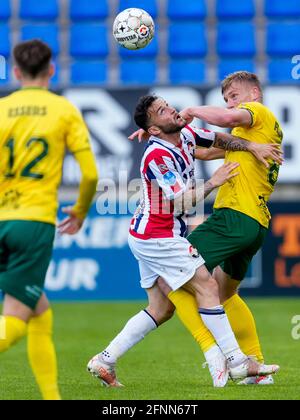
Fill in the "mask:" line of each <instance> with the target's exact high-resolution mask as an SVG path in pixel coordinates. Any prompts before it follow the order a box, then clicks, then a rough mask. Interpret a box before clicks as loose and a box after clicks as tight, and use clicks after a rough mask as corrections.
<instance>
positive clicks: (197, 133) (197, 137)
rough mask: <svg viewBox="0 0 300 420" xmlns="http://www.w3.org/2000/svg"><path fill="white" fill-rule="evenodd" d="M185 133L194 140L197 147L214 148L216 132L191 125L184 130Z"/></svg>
mask: <svg viewBox="0 0 300 420" xmlns="http://www.w3.org/2000/svg"><path fill="white" fill-rule="evenodd" d="M184 133H185V134H187V135H188V136H190V137H192V138H193V141H194V143H195V145H196V146H198V147H205V148H206V149H209V148H210V147H212V146H213V144H214V141H215V139H216V133H215V132H214V131H210V130H205V129H204V128H198V127H192V126H190V125H187V126H186V127H185V128H184Z"/></svg>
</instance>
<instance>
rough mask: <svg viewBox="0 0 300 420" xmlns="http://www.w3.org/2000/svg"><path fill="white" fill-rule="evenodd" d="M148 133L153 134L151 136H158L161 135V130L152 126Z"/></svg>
mask: <svg viewBox="0 0 300 420" xmlns="http://www.w3.org/2000/svg"><path fill="white" fill-rule="evenodd" d="M148 133H149V134H151V136H158V135H159V134H160V129H159V128H158V127H157V126H156V125H151V127H149V128H148Z"/></svg>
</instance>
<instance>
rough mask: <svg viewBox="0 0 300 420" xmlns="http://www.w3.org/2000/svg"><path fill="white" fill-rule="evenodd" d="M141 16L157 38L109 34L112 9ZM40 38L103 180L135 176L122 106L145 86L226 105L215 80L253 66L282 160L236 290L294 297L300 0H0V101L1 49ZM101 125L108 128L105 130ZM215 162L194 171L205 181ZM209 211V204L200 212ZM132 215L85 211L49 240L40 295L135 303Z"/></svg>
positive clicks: (69, 171) (299, 288) (68, 191)
mask: <svg viewBox="0 0 300 420" xmlns="http://www.w3.org/2000/svg"><path fill="white" fill-rule="evenodd" d="M128 7H140V8H143V9H145V10H147V11H148V12H149V13H150V14H151V15H152V16H153V18H154V19H155V23H156V37H155V39H154V40H153V42H152V43H151V44H150V45H149V46H148V47H147V48H145V49H143V50H140V51H134V52H133V51H128V50H125V49H121V48H119V47H118V45H117V44H116V42H115V41H114V39H113V37H112V30H111V28H112V23H113V20H114V17H115V16H116V14H117V13H118V12H119V11H121V10H123V9H125V8H128ZM30 38H40V39H43V40H45V41H46V42H48V43H49V44H50V46H51V47H52V49H53V53H54V62H55V64H56V69H57V72H56V76H55V77H54V79H53V81H52V85H51V88H52V89H53V90H55V91H57V92H59V93H62V94H64V95H66V97H68V98H69V99H70V100H71V101H73V102H74V103H75V104H76V105H77V106H78V107H79V108H80V109H81V111H82V112H83V115H84V117H85V119H86V122H87V124H88V126H89V128H90V132H91V138H92V143H93V147H94V150H95V153H96V156H97V162H98V165H99V171H100V174H101V177H102V178H103V177H106V178H109V179H113V180H115V181H118V174H119V171H120V170H127V171H128V172H130V174H129V179H132V178H134V177H136V176H137V175H138V167H139V160H140V156H141V153H142V147H139V146H138V145H135V144H134V145H133V144H130V143H129V142H128V140H127V135H128V134H129V133H130V132H131V131H132V130H133V129H134V125H133V123H132V118H131V114H132V110H133V108H134V104H135V102H136V100H137V99H138V97H139V96H140V95H141V94H145V93H147V92H149V91H152V90H155V92H157V93H159V94H162V95H164V96H166V97H167V99H168V100H169V101H170V103H174V105H176V106H177V107H178V108H180V107H184V106H186V105H196V104H199V105H201V104H215V105H224V104H223V103H222V98H221V96H220V93H219V87H218V85H219V82H220V81H221V80H222V79H223V78H224V77H225V76H226V75H227V74H228V73H231V72H233V71H236V70H250V71H255V72H256V73H257V74H258V75H259V77H260V79H261V80H262V82H263V84H264V88H265V100H266V105H268V106H270V107H271V109H272V110H273V111H274V112H275V113H276V115H277V116H278V118H279V120H280V122H281V123H282V125H283V129H284V132H285V134H286V136H285V143H284V151H285V159H286V162H285V165H284V167H283V168H282V170H281V174H280V178H279V184H278V187H277V191H276V193H275V194H274V198H273V199H272V203H271V209H272V212H273V215H274V217H273V221H272V224H271V229H270V232H269V236H268V238H267V240H266V244H265V246H264V248H263V250H262V252H261V253H260V254H259V255H258V256H257V257H256V259H255V260H254V262H253V264H252V267H251V269H250V270H249V273H248V278H247V282H246V283H245V284H244V289H243V293H247V294H248V295H253V294H258V295H264V296H266V295H296V294H298V295H300V165H299V159H300V143H299V133H300V64H299V63H300V1H299V0H240V1H237V0H206V1H205V0H0V56H1V57H2V58H1V63H0V64H3V63H4V62H5V65H6V72H5V71H3V69H2V71H1V72H0V96H3V95H5V94H7V93H9V92H10V91H12V90H13V89H15V88H17V83H16V81H15V80H14V78H13V72H12V67H13V63H12V59H11V55H10V54H11V49H12V47H13V45H14V44H16V43H17V42H18V41H20V40H25V39H30ZM105 127H109V129H110V131H111V133H112V134H111V135H108V134H107V130H106V129H105ZM213 168H214V167H213V166H209V165H207V164H206V163H203V164H202V163H201V164H199V168H198V171H199V174H200V176H201V177H203V178H207V177H208V176H209V174H210V173H211V172H212V170H213ZM78 180H79V172H78V168H77V167H76V165H75V164H74V162H73V160H72V159H71V158H70V157H67V158H66V163H65V168H64V177H63V188H62V190H61V195H60V198H61V204H63V203H64V202H66V201H71V202H72V201H74V199H75V198H76V188H75V187H76V185H78ZM205 212H206V214H209V213H210V212H211V202H209V201H208V203H207V204H206V208H205ZM129 220H130V217H129V215H123V216H120V215H119V216H109V215H108V216H100V215H99V214H98V213H97V211H96V206H94V208H93V209H92V211H91V213H90V216H89V218H88V220H87V222H86V224H85V227H84V229H83V231H82V232H81V233H80V234H79V235H78V236H77V237H76V238H67V237H64V238H59V237H58V238H57V240H56V244H55V251H54V256H53V261H52V263H51V267H50V269H49V273H48V280H47V289H48V292H49V294H50V297H51V298H54V299H57V298H58V299H73V300H75V299H133V298H143V297H144V294H143V292H142V291H141V290H140V289H139V286H138V282H139V275H138V270H137V265H136V262H135V260H134V259H133V257H132V255H131V254H130V252H129V249H128V247H127V242H126V236H127V231H128V225H129Z"/></svg>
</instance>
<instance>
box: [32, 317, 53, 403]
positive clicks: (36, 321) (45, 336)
mask: <svg viewBox="0 0 300 420" xmlns="http://www.w3.org/2000/svg"><path fill="white" fill-rule="evenodd" d="M52 318H53V317H52V310H51V309H48V310H47V311H46V312H44V313H43V314H42V315H40V316H38V317H34V318H31V320H30V321H29V324H28V358H29V361H30V365H31V368H32V370H33V373H34V376H35V379H36V381H37V383H38V385H39V388H40V391H41V393H42V396H43V399H44V400H60V399H61V397H60V394H59V390H58V383H57V363H56V354H55V348H54V344H53V341H52Z"/></svg>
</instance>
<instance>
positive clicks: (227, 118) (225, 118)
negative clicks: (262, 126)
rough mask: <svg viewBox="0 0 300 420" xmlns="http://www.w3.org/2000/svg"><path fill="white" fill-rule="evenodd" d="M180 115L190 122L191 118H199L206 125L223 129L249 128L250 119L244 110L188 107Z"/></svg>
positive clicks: (248, 113)
mask: <svg viewBox="0 0 300 420" xmlns="http://www.w3.org/2000/svg"><path fill="white" fill-rule="evenodd" d="M180 115H181V116H182V117H183V118H184V119H186V120H187V121H190V120H191V119H192V118H199V119H200V120H202V121H205V122H207V123H208V124H212V125H217V126H219V127H224V128H234V127H250V126H251V125H252V117H251V114H250V112H249V111H247V110H245V109H226V108H221V107H218V106H196V107H189V108H186V109H184V110H183V111H181V112H180Z"/></svg>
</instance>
